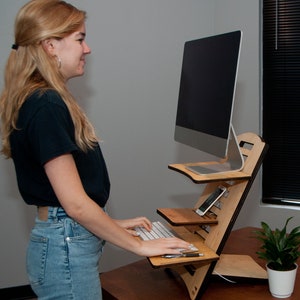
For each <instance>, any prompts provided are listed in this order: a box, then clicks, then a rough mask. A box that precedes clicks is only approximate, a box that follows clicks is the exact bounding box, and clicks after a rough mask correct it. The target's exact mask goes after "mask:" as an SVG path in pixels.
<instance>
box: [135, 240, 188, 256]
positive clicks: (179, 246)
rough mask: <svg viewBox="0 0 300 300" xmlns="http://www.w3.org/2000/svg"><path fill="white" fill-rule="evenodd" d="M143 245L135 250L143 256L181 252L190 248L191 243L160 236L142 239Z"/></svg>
mask: <svg viewBox="0 0 300 300" xmlns="http://www.w3.org/2000/svg"><path fill="white" fill-rule="evenodd" d="M140 242H141V246H140V247H139V248H138V249H137V250H136V251H135V252H136V254H138V255H141V256H147V257H151V256H158V255H164V254H181V251H182V250H188V249H190V245H191V244H190V243H188V242H186V241H183V240H181V239H178V238H175V237H174V238H160V239H155V240H148V241H140Z"/></svg>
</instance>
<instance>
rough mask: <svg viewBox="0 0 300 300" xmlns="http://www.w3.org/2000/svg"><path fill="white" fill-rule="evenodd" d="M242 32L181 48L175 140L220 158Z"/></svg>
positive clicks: (227, 136) (224, 151) (226, 137)
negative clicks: (181, 60)
mask: <svg viewBox="0 0 300 300" xmlns="http://www.w3.org/2000/svg"><path fill="white" fill-rule="evenodd" d="M241 36H242V33H241V31H234V32H229V33H224V34H220V35H215V36H210V37H205V38H202V39H198V40H192V41H188V42H186V43H185V45H184V53H183V62H182V71H181V79H180V89H179V98H178V107H177V116H176V128H175V140H176V141H178V142H181V143H184V144H186V145H189V146H192V147H194V148H196V149H199V150H201V151H204V152H207V153H210V154H212V155H215V156H217V157H220V158H224V157H226V155H227V148H228V143H229V139H230V129H231V119H232V111H233V101H234V94H235V86H236V78H237V70H238V62H239V53H240V44H241Z"/></svg>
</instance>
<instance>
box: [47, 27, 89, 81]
mask: <svg viewBox="0 0 300 300" xmlns="http://www.w3.org/2000/svg"><path fill="white" fill-rule="evenodd" d="M85 36H86V31H85V24H83V25H82V26H80V28H78V31H75V32H73V33H72V34H70V35H68V36H66V37H65V38H63V39H61V40H54V41H52V42H53V46H54V51H53V54H54V55H55V56H56V57H57V60H58V64H59V67H60V71H61V72H62V74H63V76H64V78H65V79H66V81H67V80H69V79H70V78H72V77H76V76H81V75H83V74H84V65H85V56H86V55H87V54H90V53H91V49H90V48H89V46H88V45H87V43H86V42H85Z"/></svg>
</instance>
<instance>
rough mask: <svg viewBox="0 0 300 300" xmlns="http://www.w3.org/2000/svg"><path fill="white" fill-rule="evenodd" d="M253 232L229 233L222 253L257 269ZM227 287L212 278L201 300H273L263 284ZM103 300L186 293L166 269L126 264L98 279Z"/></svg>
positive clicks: (299, 293)
mask: <svg viewBox="0 0 300 300" xmlns="http://www.w3.org/2000/svg"><path fill="white" fill-rule="evenodd" d="M253 230H255V228H253V227H247V228H243V229H239V230H236V231H233V232H231V234H230V236H229V238H228V240H227V242H226V245H225V247H224V250H223V253H227V254H245V255H250V256H251V257H252V258H253V259H254V260H255V261H256V262H257V263H258V264H260V265H261V266H264V265H265V262H264V261H262V260H260V259H258V258H257V255H256V251H257V250H258V248H259V241H258V240H257V239H255V238H253V237H251V236H253V234H252V232H253ZM299 273H300V270H299V268H298V273H297V278H296V283H295V290H294V293H293V295H292V296H291V297H290V298H288V299H290V300H296V299H300V274H299ZM234 280H235V281H236V282H237V283H229V282H227V281H224V280H221V279H220V278H219V277H216V276H212V278H211V280H210V283H209V284H208V287H207V289H206V290H205V292H204V293H203V295H202V297H201V299H204V300H236V299H243V300H247V299H253V300H257V299H259V300H265V299H275V298H273V297H272V295H271V294H270V292H269V290H268V283H267V281H266V280H258V281H256V280H247V279H238V278H235V279H234ZM101 282H102V288H103V299H104V300H111V299H118V300H122V299H124V300H153V299H154V300H165V299H172V300H173V299H174V300H176V299H180V300H189V299H190V297H189V295H188V292H187V289H186V287H185V285H184V283H183V282H182V280H181V278H180V277H179V276H177V275H176V274H174V273H172V272H170V271H169V272H168V271H167V270H166V269H153V268H152V267H151V266H150V264H149V262H148V261H147V259H143V260H140V261H138V262H135V263H132V264H129V265H127V266H124V267H121V268H118V269H116V270H113V271H110V272H107V273H104V274H102V275H101Z"/></svg>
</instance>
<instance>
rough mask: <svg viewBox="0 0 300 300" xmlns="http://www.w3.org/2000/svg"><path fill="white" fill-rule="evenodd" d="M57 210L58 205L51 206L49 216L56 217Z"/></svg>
mask: <svg viewBox="0 0 300 300" xmlns="http://www.w3.org/2000/svg"><path fill="white" fill-rule="evenodd" d="M57 211H58V207H49V217H50V218H51V217H52V218H56V217H57Z"/></svg>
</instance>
